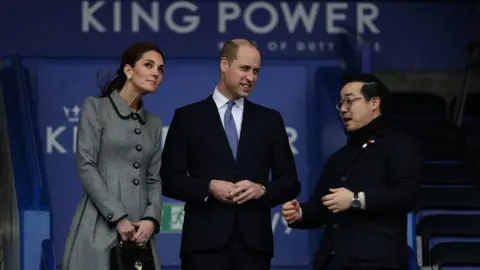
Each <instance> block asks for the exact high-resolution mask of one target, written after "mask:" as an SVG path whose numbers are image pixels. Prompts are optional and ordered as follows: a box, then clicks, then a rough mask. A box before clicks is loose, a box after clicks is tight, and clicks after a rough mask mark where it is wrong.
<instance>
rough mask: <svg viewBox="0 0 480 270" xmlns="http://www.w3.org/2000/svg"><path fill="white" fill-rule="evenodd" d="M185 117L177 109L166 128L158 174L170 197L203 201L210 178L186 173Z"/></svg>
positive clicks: (189, 200) (186, 200)
mask: <svg viewBox="0 0 480 270" xmlns="http://www.w3.org/2000/svg"><path fill="white" fill-rule="evenodd" d="M186 121H187V119H186V117H185V116H184V115H183V113H182V111H181V110H179V109H177V110H176V111H175V113H174V116H173V119H172V122H171V124H170V127H169V129H168V133H167V138H166V139H165V147H164V149H163V156H162V162H163V163H162V167H161V170H160V175H161V177H162V179H163V194H164V195H165V196H167V197H170V198H172V199H176V200H180V201H184V202H192V203H203V202H205V198H206V197H207V196H208V195H209V185H210V181H211V179H208V178H200V177H192V176H190V175H189V174H188V169H187V162H188V157H187V155H188V152H187V132H188V131H187V128H186Z"/></svg>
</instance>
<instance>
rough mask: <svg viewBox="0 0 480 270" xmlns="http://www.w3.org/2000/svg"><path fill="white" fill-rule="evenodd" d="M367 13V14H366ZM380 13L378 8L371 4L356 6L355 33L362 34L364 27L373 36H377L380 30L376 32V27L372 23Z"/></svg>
mask: <svg viewBox="0 0 480 270" xmlns="http://www.w3.org/2000/svg"><path fill="white" fill-rule="evenodd" d="M367 11H368V14H367ZM379 14H380V11H379V10H378V7H377V6H376V5H375V4H373V3H358V4H357V33H359V34H364V33H365V27H367V28H368V29H369V30H370V32H372V33H374V34H379V33H380V30H378V28H377V26H376V25H375V23H374V22H373V21H374V20H375V19H376V18H377V17H378V15H379Z"/></svg>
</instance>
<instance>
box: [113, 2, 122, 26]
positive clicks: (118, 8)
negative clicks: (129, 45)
mask: <svg viewBox="0 0 480 270" xmlns="http://www.w3.org/2000/svg"><path fill="white" fill-rule="evenodd" d="M113 31H114V32H115V33H119V32H121V31H122V2H121V1H115V2H113Z"/></svg>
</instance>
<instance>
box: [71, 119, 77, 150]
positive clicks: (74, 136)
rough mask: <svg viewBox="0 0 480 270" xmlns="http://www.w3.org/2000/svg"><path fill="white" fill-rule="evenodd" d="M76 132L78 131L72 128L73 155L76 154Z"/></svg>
mask: <svg viewBox="0 0 480 270" xmlns="http://www.w3.org/2000/svg"><path fill="white" fill-rule="evenodd" d="M77 131H78V127H77V126H74V127H73V145H72V149H73V153H76V152H77Z"/></svg>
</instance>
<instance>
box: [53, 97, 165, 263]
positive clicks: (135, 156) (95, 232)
mask: <svg viewBox="0 0 480 270" xmlns="http://www.w3.org/2000/svg"><path fill="white" fill-rule="evenodd" d="M161 130H162V123H161V120H160V118H159V117H158V116H156V115H154V114H151V113H149V112H147V111H145V109H144V108H143V106H142V107H141V109H139V110H138V111H137V113H133V112H132V111H131V110H130V108H129V107H128V106H127V104H126V102H124V100H123V99H122V98H121V97H120V95H119V93H118V92H117V91H113V93H112V94H111V95H110V96H109V97H103V98H99V97H88V98H87V99H86V100H85V101H84V103H83V107H82V112H81V116H80V122H79V125H78V133H77V153H76V158H77V173H78V178H79V180H80V182H81V184H82V186H83V187H84V189H85V195H84V196H83V198H82V199H81V201H80V203H79V205H78V207H77V210H76V212H75V214H74V216H73V219H72V224H71V227H70V232H69V234H68V237H67V240H66V244H65V250H64V255H63V260H62V268H61V269H62V270H109V269H110V267H109V251H110V249H111V248H112V247H114V246H115V245H116V244H117V243H118V234H117V231H116V228H115V221H117V220H119V219H120V218H122V217H124V216H125V215H128V219H129V220H130V221H139V220H141V219H145V218H147V219H153V220H154V221H155V222H156V223H157V225H158V226H157V230H156V231H155V232H154V233H153V235H152V238H151V239H150V243H149V244H150V246H151V248H152V249H153V253H154V255H155V264H156V269H157V270H160V263H159V258H158V255H157V252H156V245H155V235H156V234H157V233H158V230H159V225H160V221H161V209H162V205H161V204H162V201H161V198H162V183H161V179H160V176H159V172H160V166H161ZM66 192H68V191H66Z"/></svg>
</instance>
